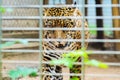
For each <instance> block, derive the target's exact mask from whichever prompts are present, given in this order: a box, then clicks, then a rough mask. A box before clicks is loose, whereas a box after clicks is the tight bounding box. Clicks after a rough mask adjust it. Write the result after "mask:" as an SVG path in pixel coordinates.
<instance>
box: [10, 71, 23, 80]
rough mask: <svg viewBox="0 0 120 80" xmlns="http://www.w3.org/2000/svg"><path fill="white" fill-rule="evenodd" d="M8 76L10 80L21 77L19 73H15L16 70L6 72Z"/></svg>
mask: <svg viewBox="0 0 120 80" xmlns="http://www.w3.org/2000/svg"><path fill="white" fill-rule="evenodd" d="M8 75H9V77H10V78H12V79H13V80H15V79H16V78H19V77H20V76H21V75H20V73H19V71H17V70H10V71H9V72H8Z"/></svg>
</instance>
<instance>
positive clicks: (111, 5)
mask: <svg viewBox="0 0 120 80" xmlns="http://www.w3.org/2000/svg"><path fill="white" fill-rule="evenodd" d="M2 7H5V8H40V5H2ZM42 7H44V8H47V7H83V6H82V5H62V6H61V5H43V6H42ZM84 7H120V5H119V4H105V5H104V4H102V5H98V4H97V5H94V4H92V5H89V4H88V5H85V6H84Z"/></svg>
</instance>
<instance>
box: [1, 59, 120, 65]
mask: <svg viewBox="0 0 120 80" xmlns="http://www.w3.org/2000/svg"><path fill="white" fill-rule="evenodd" d="M2 62H3V63H7V64H38V65H39V61H24V60H21V61H20V60H15V61H14V60H3V61H2ZM50 63H51V62H49V61H47V62H45V61H42V64H50ZM104 63H105V64H107V65H109V66H120V63H118V62H114V63H113V62H104ZM74 64H76V65H81V64H82V63H81V62H75V63H74Z"/></svg>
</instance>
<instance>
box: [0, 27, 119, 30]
mask: <svg viewBox="0 0 120 80" xmlns="http://www.w3.org/2000/svg"><path fill="white" fill-rule="evenodd" d="M2 30H3V31H10V30H41V29H40V28H34V27H29V28H27V27H21V28H17V27H16V28H15V27H7V28H5V27H3V28H2ZM42 30H66V31H67V30H76V31H78V30H83V29H82V28H42ZM84 30H99V31H103V30H106V31H119V30H120V28H85V29H84Z"/></svg>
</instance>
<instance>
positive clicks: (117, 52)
mask: <svg viewBox="0 0 120 80" xmlns="http://www.w3.org/2000/svg"><path fill="white" fill-rule="evenodd" d="M2 52H13V53H14V52H25V53H33V52H34V53H38V52H59V53H68V52H72V51H67V50H47V51H46V50H43V51H40V50H31V49H30V50H25V49H19V50H18V49H17V50H2ZM87 52H88V53H89V52H90V55H92V54H103V55H104V54H120V51H92V50H87ZM15 54H16V53H15Z"/></svg>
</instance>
